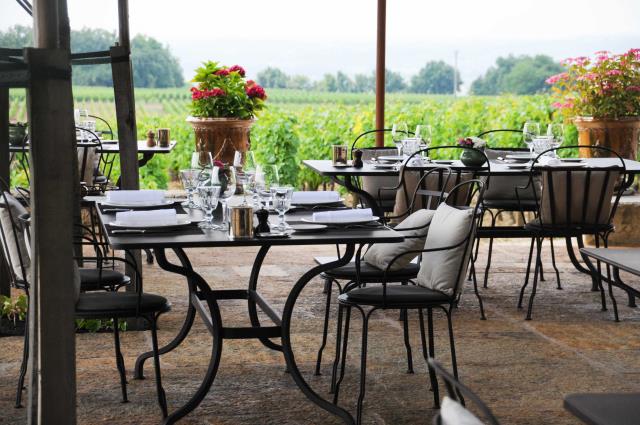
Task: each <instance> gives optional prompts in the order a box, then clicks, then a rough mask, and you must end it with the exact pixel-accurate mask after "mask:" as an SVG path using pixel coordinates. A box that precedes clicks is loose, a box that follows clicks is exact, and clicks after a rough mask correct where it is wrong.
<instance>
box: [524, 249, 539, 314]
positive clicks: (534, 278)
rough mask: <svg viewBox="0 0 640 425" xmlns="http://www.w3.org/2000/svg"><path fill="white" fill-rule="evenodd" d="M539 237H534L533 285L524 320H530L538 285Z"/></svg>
mask: <svg viewBox="0 0 640 425" xmlns="http://www.w3.org/2000/svg"><path fill="white" fill-rule="evenodd" d="M540 239H541V238H536V265H535V267H534V272H533V286H532V287H531V295H530V296H529V308H528V309H527V317H526V320H531V311H532V310H533V299H534V298H535V296H536V289H537V287H538V270H541V269H542V259H541V258H540V251H541V250H542V241H541V240H540Z"/></svg>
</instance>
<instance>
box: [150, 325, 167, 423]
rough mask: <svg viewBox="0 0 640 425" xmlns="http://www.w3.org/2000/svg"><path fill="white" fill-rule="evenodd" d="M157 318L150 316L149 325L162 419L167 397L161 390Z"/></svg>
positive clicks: (164, 413) (165, 412) (164, 415)
mask: <svg viewBox="0 0 640 425" xmlns="http://www.w3.org/2000/svg"><path fill="white" fill-rule="evenodd" d="M157 320H158V319H157V317H154V316H152V317H151V318H150V320H149V324H150V325H151V345H152V349H153V364H154V369H155V373H156V391H157V392H158V404H159V405H160V410H161V411H162V417H163V418H166V417H167V396H166V394H165V392H164V388H162V374H161V373H160V353H159V352H158V326H157Z"/></svg>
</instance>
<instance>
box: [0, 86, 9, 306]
mask: <svg viewBox="0 0 640 425" xmlns="http://www.w3.org/2000/svg"><path fill="white" fill-rule="evenodd" d="M9 177H10V176H9V89H8V88H6V87H0V178H2V180H4V181H5V182H7V183H8V184H11V182H10V181H9ZM10 294H11V287H10V285H9V270H7V268H6V265H5V262H4V261H0V295H6V296H9V295H10Z"/></svg>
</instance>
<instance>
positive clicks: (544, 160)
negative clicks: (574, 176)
mask: <svg viewBox="0 0 640 425" xmlns="http://www.w3.org/2000/svg"><path fill="white" fill-rule="evenodd" d="M538 164H540V165H544V166H546V167H558V166H560V165H562V161H560V159H559V158H553V157H551V156H542V157H540V159H538Z"/></svg>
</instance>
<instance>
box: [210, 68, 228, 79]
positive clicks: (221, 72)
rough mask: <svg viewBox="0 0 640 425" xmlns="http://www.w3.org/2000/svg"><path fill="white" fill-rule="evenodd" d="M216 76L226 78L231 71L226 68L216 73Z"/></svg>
mask: <svg viewBox="0 0 640 425" xmlns="http://www.w3.org/2000/svg"><path fill="white" fill-rule="evenodd" d="M214 74H215V75H218V76H220V77H226V76H227V75H229V70H228V69H226V68H222V69H219V70H217V71H216V72H214Z"/></svg>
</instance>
